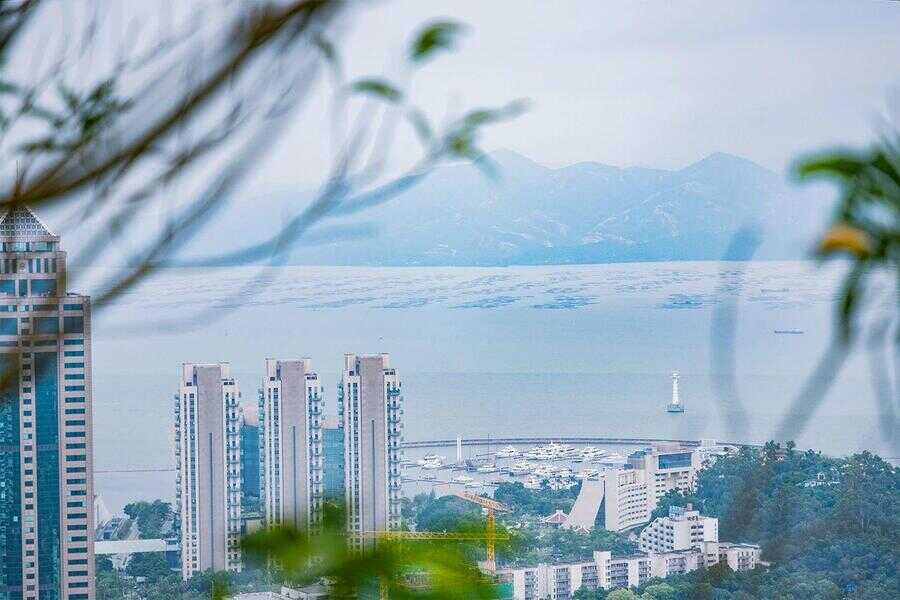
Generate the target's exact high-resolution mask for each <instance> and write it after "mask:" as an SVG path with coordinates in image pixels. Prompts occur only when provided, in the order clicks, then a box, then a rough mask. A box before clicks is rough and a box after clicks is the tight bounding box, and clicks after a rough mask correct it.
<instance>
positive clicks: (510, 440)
mask: <svg viewBox="0 0 900 600" xmlns="http://www.w3.org/2000/svg"><path fill="white" fill-rule="evenodd" d="M550 442H556V443H557V444H601V445H602V444H608V445H618V446H649V445H651V444H681V445H682V446H699V445H700V441H699V440H675V439H664V438H622V437H593V436H574V437H572V436H557V437H496V438H495V437H490V438H462V445H463V446H507V445H508V446H515V445H517V444H518V445H523V444H524V445H532V444H533V445H541V444H549V443H550ZM716 444H718V445H720V446H737V447H740V446H747V447H751V448H753V447H759V445H758V444H736V443H733V442H720V441H718V440H716ZM455 445H456V440H455V439H443V440H415V441H409V442H402V443H401V446H402V447H403V448H443V447H446V446H455Z"/></svg>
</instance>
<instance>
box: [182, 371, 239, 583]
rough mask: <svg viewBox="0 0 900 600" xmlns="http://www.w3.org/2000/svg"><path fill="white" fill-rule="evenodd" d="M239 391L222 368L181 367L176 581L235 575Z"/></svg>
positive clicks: (237, 517) (237, 535) (237, 553)
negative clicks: (178, 573) (221, 573)
mask: <svg viewBox="0 0 900 600" xmlns="http://www.w3.org/2000/svg"><path fill="white" fill-rule="evenodd" d="M242 420H243V415H242V409H241V406H240V390H239V389H238V386H237V384H236V383H235V381H234V378H233V377H232V376H231V368H230V365H229V364H228V363H217V364H195V363H184V364H183V365H182V367H181V382H180V386H179V392H178V394H177V395H176V396H175V464H176V470H177V473H176V488H175V490H176V502H175V506H176V511H177V513H178V514H177V518H176V523H177V524H178V527H179V534H180V539H181V576H182V577H183V578H184V579H189V578H190V577H191V576H193V575H194V574H196V573H200V572H203V571H206V570H208V569H214V570H216V571H225V570H227V571H240V570H241V550H240V546H239V542H240V534H241V433H240V425H241V422H242Z"/></svg>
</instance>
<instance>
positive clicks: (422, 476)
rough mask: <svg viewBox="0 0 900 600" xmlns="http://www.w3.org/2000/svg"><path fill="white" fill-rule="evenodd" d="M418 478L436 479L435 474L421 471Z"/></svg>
mask: <svg viewBox="0 0 900 600" xmlns="http://www.w3.org/2000/svg"><path fill="white" fill-rule="evenodd" d="M419 479H424V480H426V481H434V480H435V479H437V476H435V475H433V474H432V473H422V474H421V475H419Z"/></svg>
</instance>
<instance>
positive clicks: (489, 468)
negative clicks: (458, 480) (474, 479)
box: [475, 465, 499, 473]
mask: <svg viewBox="0 0 900 600" xmlns="http://www.w3.org/2000/svg"><path fill="white" fill-rule="evenodd" d="M475 470H476V471H478V472H479V473H496V472H497V471H498V470H499V469H498V468H497V465H482V466H480V467H478V468H477V469H475Z"/></svg>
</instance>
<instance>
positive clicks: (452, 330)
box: [75, 262, 900, 510]
mask: <svg viewBox="0 0 900 600" xmlns="http://www.w3.org/2000/svg"><path fill="white" fill-rule="evenodd" d="M109 274H110V272H104V271H99V270H93V271H91V272H89V273H87V274H83V279H82V281H81V283H80V284H79V283H76V284H75V286H76V287H77V286H79V285H80V286H82V287H81V289H88V290H90V289H92V288H91V283H90V282H91V281H96V280H97V278H98V277H101V276H103V275H109ZM258 275H259V271H258V270H255V269H250V268H239V269H234V268H229V269H225V268H223V269H204V270H202V271H187V270H167V271H163V272H161V273H159V274H158V275H156V276H155V277H154V278H153V279H152V280H150V281H148V282H146V283H145V284H143V285H141V286H140V287H139V288H137V289H135V290H133V291H132V292H131V293H129V294H128V295H127V296H126V297H124V298H122V299H121V301H120V302H119V303H117V304H116V305H115V306H114V307H112V308H108V309H104V310H103V311H101V312H100V313H98V314H97V316H96V318H95V325H94V399H95V404H94V414H95V438H96V447H95V453H96V457H95V461H96V467H97V469H98V470H99V471H116V472H108V473H102V472H101V473H99V474H98V476H97V489H98V491H99V492H100V493H101V494H102V495H103V497H104V500H105V502H106V504H107V505H108V506H109V508H111V509H113V510H116V509H118V508H119V507H121V505H122V504H123V503H124V502H126V501H128V500H130V499H135V498H157V497H160V498H165V499H170V498H172V496H173V494H174V484H173V478H174V475H173V473H172V472H171V471H168V472H163V471H161V472H139V471H140V470H144V469H147V470H152V469H168V468H171V466H172V454H171V453H172V451H171V445H172V434H171V429H172V400H171V399H172V395H173V393H174V392H175V391H176V389H177V386H178V377H179V375H178V369H179V366H180V364H181V363H182V362H188V361H193V362H215V361H228V362H231V363H232V365H233V371H234V373H235V375H236V377H237V379H238V384H239V385H240V386H241V389H242V391H243V397H244V400H245V401H249V402H254V401H255V397H256V389H257V387H258V383H259V378H260V373H261V371H262V366H263V359H265V358H266V357H296V356H310V357H312V358H313V360H314V365H315V366H316V368H317V369H318V370H319V372H320V374H321V375H322V376H323V378H324V381H325V384H326V394H327V397H328V400H329V410H332V409H333V406H334V405H333V401H334V397H335V386H336V384H337V378H338V372H339V369H340V364H341V357H342V354H343V353H344V352H358V353H367V352H390V353H391V355H392V361H393V363H394V366H396V367H397V369H398V370H399V371H400V373H401V375H402V377H403V382H404V390H405V398H406V414H405V417H406V429H405V437H406V439H407V440H418V439H431V438H447V437H455V436H456V435H463V436H488V435H491V436H495V437H499V436H517V435H542V436H565V435H597V436H635V437H688V438H700V437H710V438H717V439H720V440H728V441H751V442H761V441H765V440H766V439H769V437H770V436H771V435H772V434H773V433H774V431H775V430H776V427H777V425H778V423H779V421H780V420H781V418H782V415H783V414H784V412H785V410H786V409H787V407H788V406H789V405H790V403H791V402H792V400H793V399H794V398H795V396H796V395H797V394H798V392H799V390H800V389H801V387H802V386H803V384H804V382H805V380H806V378H807V376H808V375H809V373H810V372H811V370H812V369H813V367H814V365H815V364H816V361H817V360H818V359H819V357H820V355H821V354H822V353H823V352H824V351H825V349H826V348H827V346H828V344H829V343H830V340H831V336H832V318H833V314H832V311H833V307H832V304H833V298H834V293H835V292H834V290H836V289H837V285H838V282H839V277H840V271H839V269H836V268H829V269H825V270H822V269H820V268H818V267H817V266H816V265H813V264H810V263H803V262H791V263H775V262H771V263H747V264H741V263H642V264H629V265H596V266H572V267H521V268H520V267H516V268H433V269H432V268H337V267H335V268H325V267H315V268H310V267H288V268H284V269H282V270H280V271H277V272H269V273H268V274H267V276H268V279H269V280H268V281H260V280H259V279H258ZM888 285H889V284H888ZM871 296H872V297H873V298H876V299H877V298H879V296H878V293H877V290H876V292H875V293H873V294H872V295H871ZM886 297H888V298H889V297H890V296H886ZM888 301H892V300H886V301H885V302H888ZM878 302H879V301H878V300H876V301H875V302H874V309H875V310H879V306H878ZM891 308H892V307H891V306H881V307H880V309H881V310H890V309H891ZM731 314H733V315H734V318H735V324H736V327H735V329H734V332H735V333H734V337H733V338H731V337H729V336H728V335H726V334H725V333H723V330H722V329H721V328H718V327H717V326H715V325H714V324H716V323H722V322H724V321H727V320H728V319H727V316H728V315H731ZM775 330H797V331H802V333H793V334H777V333H775ZM730 356H733V361H732V360H729V358H728V357H730ZM729 364H733V366H734V369H733V371H730V370H729V367H728V365H729ZM673 371H678V372H680V374H681V397H682V400H683V402H684V404H685V406H686V412H685V413H684V414H682V415H671V414H668V413H666V412H665V410H664V407H665V404H666V403H667V402H668V401H669V396H670V391H671V379H670V378H671V373H672V372H673ZM732 381H733V383H734V384H733V385H731V384H730V383H729V382H732ZM741 410H742V411H744V412H745V414H746V423H745V425H744V426H741V425H740V422H738V421H736V420H735V419H734V418H731V417H733V416H734V415H735V414H738V413H739V412H740V411H741ZM888 424H889V425H893V426H894V429H893V431H886V427H885V425H884V423H883V422H882V421H879V417H878V407H877V405H876V401H875V396H874V393H873V389H872V382H871V380H870V377H869V367H868V360H867V356H866V354H865V353H859V354H858V355H854V356H853V357H852V358H851V359H850V361H849V362H848V363H847V364H846V365H845V367H844V368H843V370H842V371H841V372H840V373H839V374H838V376H837V378H836V380H835V382H834V384H833V386H832V387H831V389H830V391H829V392H828V393H827V394H826V395H825V397H824V398H823V399H822V401H821V403H820V405H818V406H817V408H816V410H815V412H814V413H813V414H812V416H811V418H810V419H809V420H808V422H807V423H806V425H805V426H804V428H803V429H802V431H801V432H800V433H799V435H798V436H797V442H798V444H799V445H801V446H809V447H815V448H819V449H821V450H823V451H825V452H828V453H834V454H844V453H848V452H853V451H857V450H861V449H870V450H873V451H876V452H878V453H880V454H882V455H884V456H897V455H898V454H900V451H898V448H897V445H898V442H897V440H896V439H895V438H897V437H898V436H897V435H896V432H897V430H896V419H894V420H893V421H892V422H891V421H888ZM122 470H129V471H132V472H121V471H122Z"/></svg>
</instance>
